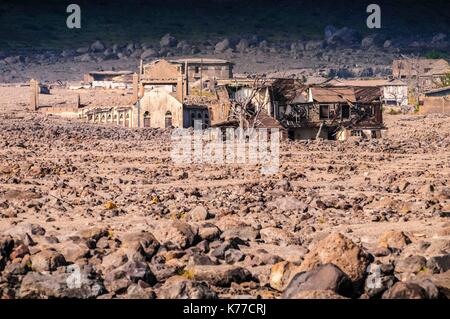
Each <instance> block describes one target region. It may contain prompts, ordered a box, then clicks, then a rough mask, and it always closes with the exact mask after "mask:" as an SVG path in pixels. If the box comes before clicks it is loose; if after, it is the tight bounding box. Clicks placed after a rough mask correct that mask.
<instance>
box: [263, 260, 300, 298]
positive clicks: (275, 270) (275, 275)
mask: <svg viewBox="0 0 450 319" xmlns="http://www.w3.org/2000/svg"><path fill="white" fill-rule="evenodd" d="M298 272H299V271H298V266H296V265H294V264H293V263H291V262H288V261H281V262H279V263H276V264H275V265H273V266H272V268H270V276H269V286H270V287H272V288H273V289H276V290H278V291H284V290H285V289H286V287H287V285H288V284H289V283H290V282H291V280H292V278H293V277H294V276H295V275H296V274H297V273H298Z"/></svg>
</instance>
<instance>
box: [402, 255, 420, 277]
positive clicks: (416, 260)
mask: <svg viewBox="0 0 450 319" xmlns="http://www.w3.org/2000/svg"><path fill="white" fill-rule="evenodd" d="M426 264H427V260H426V258H425V257H422V256H410V257H407V258H405V259H402V260H398V261H397V262H396V263H395V272H396V273H400V274H401V273H412V274H417V273H418V272H419V271H422V270H423V269H424V268H425V266H426Z"/></svg>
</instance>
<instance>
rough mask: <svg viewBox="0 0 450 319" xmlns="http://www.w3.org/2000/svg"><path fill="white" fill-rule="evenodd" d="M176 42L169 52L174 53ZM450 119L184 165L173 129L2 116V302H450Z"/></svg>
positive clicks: (394, 121)
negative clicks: (258, 158) (245, 158)
mask: <svg viewBox="0 0 450 319" xmlns="http://www.w3.org/2000/svg"><path fill="white" fill-rule="evenodd" d="M168 41H169V42H170V39H168ZM448 123H449V117H448V116H447V117H445V116H443V115H440V116H432V115H428V116H415V115H398V116H394V115H392V116H388V115H387V116H386V125H387V126H388V127H389V130H388V131H387V133H386V138H384V139H376V140H364V139H361V138H358V137H354V138H351V139H349V140H347V141H344V142H339V141H324V140H317V141H285V142H283V143H282V145H281V152H280V153H281V158H280V170H279V172H278V173H276V174H274V175H270V176H264V175H261V173H260V169H259V167H257V166H254V165H210V164H201V165H175V164H174V163H173V162H172V161H171V157H170V150H171V144H170V134H171V132H170V130H160V129H124V128H120V127H114V126H111V125H110V126H107V125H91V124H87V123H79V122H77V121H75V120H64V119H61V118H56V117H49V116H45V115H42V114H38V113H23V112H22V113H21V112H18V113H14V114H8V113H2V114H0V136H1V138H0V185H1V187H0V296H1V297H3V298H71V297H75V298H103V299H104V298H150V299H152V298H204V299H206V298H230V297H233V298H237V297H247V298H257V297H260V298H433V299H434V298H448V297H449V291H450V271H449V270H450V222H449V220H448V218H449V216H450V188H449V186H448V185H449V184H450V183H449V179H450V170H449V164H448V163H449V159H450V157H449V152H448V149H449V146H450V139H449V136H450V126H449V125H448Z"/></svg>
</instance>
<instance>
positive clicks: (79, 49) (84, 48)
mask: <svg viewBox="0 0 450 319" xmlns="http://www.w3.org/2000/svg"><path fill="white" fill-rule="evenodd" d="M88 52H89V47H80V48H78V49H77V50H76V53H78V54H86V53H88Z"/></svg>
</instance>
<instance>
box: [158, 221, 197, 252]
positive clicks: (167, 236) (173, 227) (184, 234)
mask: <svg viewBox="0 0 450 319" xmlns="http://www.w3.org/2000/svg"><path fill="white" fill-rule="evenodd" d="M197 233H198V227H195V226H193V225H190V224H188V223H186V222H183V221H179V220H175V221H168V222H162V223H160V224H158V225H157V226H156V227H155V229H154V231H153V234H154V235H155V237H156V239H157V240H158V241H159V242H160V243H163V244H165V245H173V247H174V248H176V249H185V248H188V247H190V246H192V245H193V244H194V242H195V239H196V236H197Z"/></svg>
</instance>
